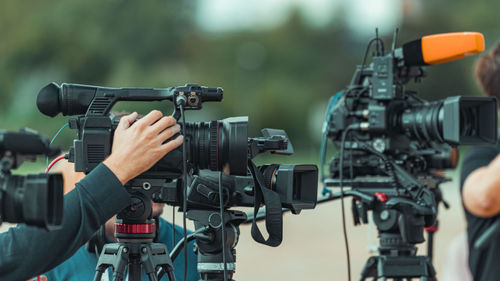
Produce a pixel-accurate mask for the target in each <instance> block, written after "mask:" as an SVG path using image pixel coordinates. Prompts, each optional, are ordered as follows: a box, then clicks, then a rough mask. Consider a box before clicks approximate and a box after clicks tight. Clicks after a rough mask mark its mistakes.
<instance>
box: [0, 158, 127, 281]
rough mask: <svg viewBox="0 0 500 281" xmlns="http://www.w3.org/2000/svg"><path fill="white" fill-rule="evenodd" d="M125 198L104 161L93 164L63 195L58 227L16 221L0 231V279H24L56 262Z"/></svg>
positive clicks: (122, 190) (111, 213)
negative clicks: (92, 167)
mask: <svg viewBox="0 0 500 281" xmlns="http://www.w3.org/2000/svg"><path fill="white" fill-rule="evenodd" d="M129 198H130V197H129V194H128V192H127V191H126V190H125V188H123V186H122V184H121V182H120V181H119V180H118V179H117V178H116V176H115V175H114V174H113V173H112V172H111V171H110V170H109V169H108V168H107V167H106V166H105V165H103V164H101V165H99V166H97V167H96V168H95V169H94V170H93V171H92V172H91V173H89V174H88V175H87V176H86V177H85V178H84V179H83V180H82V181H80V182H79V183H78V184H77V187H76V188H75V189H74V190H72V191H71V192H69V193H68V194H67V195H65V196H64V218H63V224H62V225H63V227H62V229H60V230H57V231H53V232H47V231H45V230H44V229H41V228H37V227H32V226H26V225H20V226H18V227H16V228H11V229H9V231H8V232H6V233H3V234H2V235H0V280H26V279H28V278H30V277H33V276H35V275H38V274H41V273H43V272H46V271H48V270H50V269H51V268H53V267H55V266H56V265H58V264H60V263H61V262H63V261H64V260H66V259H67V258H69V257H70V256H72V255H73V254H74V252H75V251H76V250H78V249H79V248H80V247H81V246H82V245H83V244H84V243H85V242H86V241H87V240H88V239H90V238H91V237H92V235H93V234H94V233H95V232H96V231H97V229H98V228H99V226H100V225H101V224H103V223H104V222H106V220H107V219H108V218H110V217H111V216H113V215H114V214H116V213H117V212H119V211H120V210H122V209H123V208H125V207H126V206H127V205H128V204H129V200H130V199H129Z"/></svg>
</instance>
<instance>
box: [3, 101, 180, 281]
mask: <svg viewBox="0 0 500 281" xmlns="http://www.w3.org/2000/svg"><path fill="white" fill-rule="evenodd" d="M136 118H137V113H133V114H131V115H128V116H125V117H122V119H121V120H120V124H119V125H118V127H117V129H116V130H115V134H114V140H113V147H112V153H111V155H110V156H109V157H108V158H107V159H106V160H105V161H104V162H103V163H102V164H100V165H99V166H97V167H96V168H95V169H94V170H93V171H92V172H91V173H89V174H88V175H87V176H86V177H85V178H84V179H83V180H82V181H80V182H79V183H78V184H77V188H75V189H74V190H72V191H71V192H69V193H68V194H67V195H65V197H64V218H63V224H62V229H60V230H58V231H53V232H46V231H45V230H43V229H39V228H34V227H28V226H19V227H16V228H11V229H10V230H9V231H8V232H6V233H3V234H1V235H0V280H26V279H28V278H30V277H32V276H36V275H38V274H41V273H44V272H46V271H48V270H50V269H52V268H54V267H55V266H57V265H58V264H60V263H61V262H63V261H64V260H65V259H67V258H69V257H70V256H71V255H73V254H74V253H75V251H77V250H78V249H79V248H80V247H81V246H82V245H83V244H84V243H85V242H86V241H87V240H88V239H90V238H91V236H92V235H93V234H94V232H95V231H97V229H98V228H99V227H100V225H102V224H104V223H105V222H106V221H107V220H108V219H109V218H110V217H112V216H113V215H115V214H116V213H118V212H119V211H121V210H122V209H123V208H125V207H126V206H128V205H129V203H130V201H129V200H130V197H129V194H128V192H127V191H126V190H125V188H123V185H124V184H125V183H127V182H128V181H129V180H131V179H133V178H135V177H136V176H138V175H139V174H141V173H143V172H145V171H147V170H148V169H149V168H151V167H152V166H153V165H154V164H155V163H156V162H157V161H158V160H160V159H161V158H162V157H163V156H165V155H166V154H167V153H168V152H169V151H171V150H173V149H175V148H176V147H178V146H179V145H180V144H181V143H182V138H181V137H178V138H176V139H174V140H171V141H168V142H166V140H168V139H169V138H170V137H172V136H173V135H175V134H176V133H177V132H179V127H178V126H176V125H175V124H176V122H175V119H174V118H172V117H163V116H162V114H161V112H159V111H156V110H155V111H152V112H150V113H149V114H148V115H146V116H145V117H144V118H142V119H141V120H139V121H137V122H135V123H134V121H135V119H136Z"/></svg>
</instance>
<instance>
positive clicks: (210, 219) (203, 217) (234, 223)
mask: <svg viewBox="0 0 500 281" xmlns="http://www.w3.org/2000/svg"><path fill="white" fill-rule="evenodd" d="M187 217H188V218H189V219H191V220H193V221H194V226H195V229H196V230H199V229H204V231H203V233H204V234H205V236H200V237H197V238H196V249H197V251H198V272H199V273H200V276H201V280H207V281H224V268H225V269H226V273H227V278H228V279H227V281H234V279H232V278H233V274H234V271H235V269H236V266H235V262H236V250H235V249H234V248H235V247H236V244H237V243H238V237H239V235H240V230H239V225H240V224H241V223H243V222H245V221H246V220H247V216H246V214H245V213H244V212H240V211H233V210H225V211H224V212H223V218H224V219H223V220H222V219H221V216H220V213H219V211H214V210H190V211H188V212H187ZM222 223H224V224H225V227H224V228H225V229H224V230H225V235H224V238H225V239H224V240H223V239H222ZM223 244H224V247H225V248H226V251H225V252H226V253H225V254H226V256H225V258H224V255H223V254H224V253H223V252H224V251H223ZM224 259H225V261H226V264H224Z"/></svg>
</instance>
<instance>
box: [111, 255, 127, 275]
mask: <svg viewBox="0 0 500 281" xmlns="http://www.w3.org/2000/svg"><path fill="white" fill-rule="evenodd" d="M118 256H120V257H121V258H120V259H119V260H118V262H117V263H116V268H115V272H113V281H121V280H123V275H124V272H125V267H126V266H127V264H128V249H127V250H125V251H124V248H123V247H122V248H120V250H119V254H118Z"/></svg>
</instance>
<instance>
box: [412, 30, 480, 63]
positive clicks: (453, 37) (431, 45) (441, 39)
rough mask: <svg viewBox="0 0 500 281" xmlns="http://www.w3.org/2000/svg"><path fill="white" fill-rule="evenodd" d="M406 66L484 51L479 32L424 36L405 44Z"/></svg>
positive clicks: (451, 58)
mask: <svg viewBox="0 0 500 281" xmlns="http://www.w3.org/2000/svg"><path fill="white" fill-rule="evenodd" d="M402 49H403V59H404V63H405V65H406V66H418V65H429V64H440V63H445V62H450V61H454V60H458V59H461V58H464V57H467V56H470V55H473V54H476V53H480V52H482V51H484V36H483V34H481V33H479V32H451V33H441V34H434V35H428V36H424V37H422V38H420V39H417V40H414V41H411V42H408V43H406V44H404V45H403V47H402Z"/></svg>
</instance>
